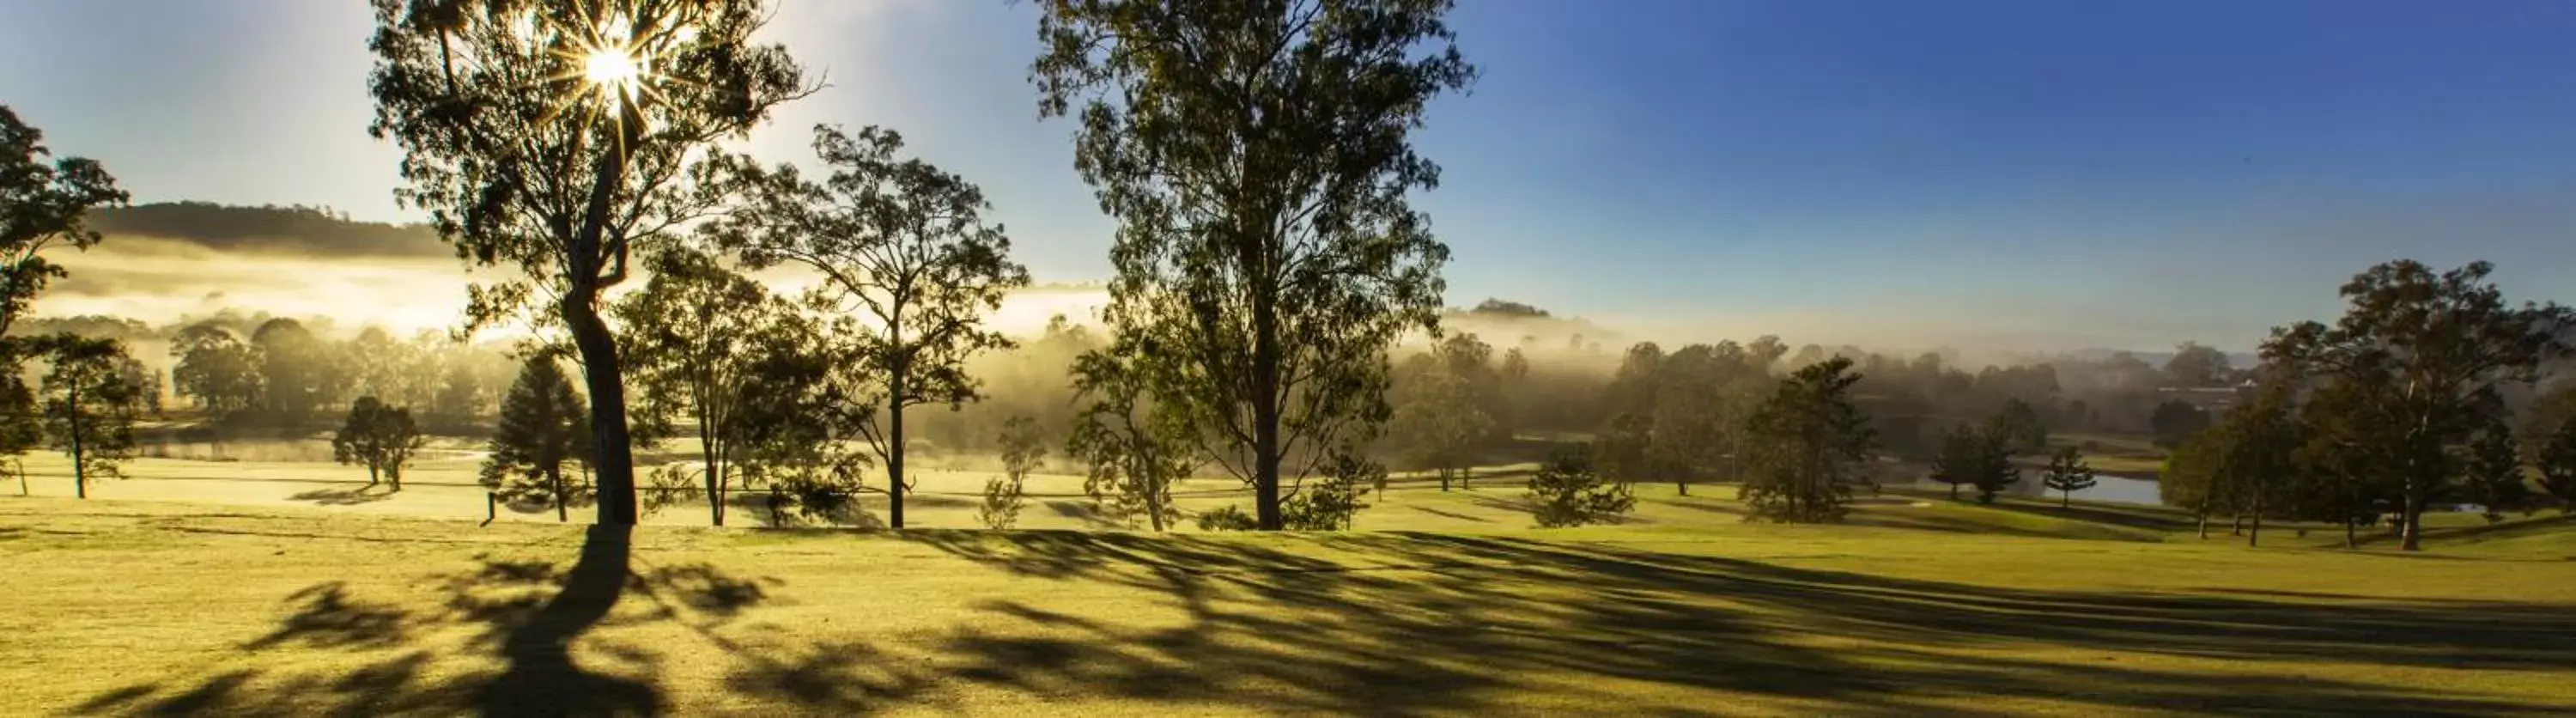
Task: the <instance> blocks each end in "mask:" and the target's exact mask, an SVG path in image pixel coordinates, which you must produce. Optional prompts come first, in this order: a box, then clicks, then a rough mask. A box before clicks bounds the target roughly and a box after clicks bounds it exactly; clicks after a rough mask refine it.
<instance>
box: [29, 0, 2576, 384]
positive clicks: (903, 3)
mask: <svg viewBox="0 0 2576 718" xmlns="http://www.w3.org/2000/svg"><path fill="white" fill-rule="evenodd" d="M1035 14H1036V10H1035V9H1034V8H1033V7H1030V6H1029V5H1028V4H1026V3H1019V4H1011V3H1006V2H1004V0H784V7H783V9H782V12H781V13H780V16H779V17H778V20H777V22H776V23H775V25H774V26H773V27H772V35H773V36H774V37H775V38H776V39H777V40H779V41H781V42H785V43H786V44H787V45H788V46H789V47H790V49H791V50H793V51H794V52H795V53H796V54H797V55H798V56H799V57H800V58H801V59H803V60H804V61H806V62H807V63H809V64H810V65H812V66H814V67H816V68H820V69H823V70H825V71H827V72H828V75H829V79H830V81H831V85H832V86H831V88H830V89H828V90H827V91H825V92H824V93H822V94H820V95H818V96H815V97H813V98H811V99H808V100H806V101H804V102H802V103H800V104H797V105H794V106H791V107H790V108H789V109H788V110H787V111H785V112H784V113H783V114H782V115H781V116H780V117H779V118H778V122H777V123H776V125H775V126H773V127H771V128H769V129H767V130H765V131H764V132H763V134H761V135H760V136H759V137H758V138H757V139H756V140H755V142H754V143H753V147H752V149H753V150H754V151H755V152H757V153H759V154H762V155H763V156H765V157H767V158H769V159H771V160H773V161H784V160H802V159H805V158H806V155H807V151H806V149H805V146H804V140H805V138H806V136H807V130H806V128H807V127H809V126H811V125H812V124H813V123H815V122H836V123H843V124H848V125H854V126H855V125H864V124H881V125H886V126H889V127H892V128H895V129H898V130H900V131H902V132H903V133H904V134H905V135H906V136H907V137H909V138H911V139H912V140H913V143H914V149H915V150H917V151H918V152H920V153H921V154H923V155H924V156H925V157H927V158H929V159H931V160H932V161H934V162H937V163H939V164H941V165H943V166H946V167H948V168H949V169H951V170H954V171H957V172H959V173H961V174H964V175H966V176H967V177H968V178H970V179H972V180H974V181H976V182H978V183H981V184H982V185H984V186H985V188H986V190H987V192H988V194H989V195H991V197H992V199H993V201H994V203H995V204H996V206H997V210H998V213H999V216H1000V217H1001V218H1002V219H1003V220H1004V221H1005V222H1007V223H1008V224H1009V226H1010V228H1011V230H1012V232H1011V233H1012V236H1013V237H1014V239H1015V240H1016V242H1017V244H1018V248H1019V252H1020V256H1021V257H1022V259H1023V260H1024V261H1025V262H1027V263H1028V264H1029V266H1030V268H1031V270H1032V271H1033V272H1034V273H1035V274H1036V275H1037V276H1038V278H1039V279H1040V280H1041V281H1083V280H1091V279H1098V278H1101V277H1103V276H1105V274H1106V273H1107V261H1106V258H1105V253H1106V250H1107V245H1108V236H1109V224H1108V222H1107V221H1106V220H1105V219H1103V218H1102V217H1101V216H1100V215H1099V213H1098V211H1097V209H1096V207H1095V206H1094V205H1093V204H1092V202H1091V199H1090V193H1089V190H1088V189H1087V188H1085V187H1084V186H1082V184H1081V183H1080V181H1079V180H1078V179H1077V178H1076V177H1075V176H1074V174H1073V171H1072V169H1071V161H1072V152H1071V147H1070V145H1069V136H1070V132H1071V128H1070V127H1069V126H1068V125H1067V124H1066V123H1064V122H1062V121H1056V122H1049V123H1040V122H1039V121H1038V120H1037V117H1036V111H1035V96H1034V93H1033V91H1032V90H1031V89H1030V87H1029V85H1028V84H1027V82H1026V67H1027V64H1028V61H1029V60H1030V59H1031V57H1032V56H1033V53H1034V52H1035V49H1036V48H1035V40H1034V33H1035V30H1034V28H1035ZM1453 21H1454V25H1455V27H1456V29H1457V30H1458V32H1459V34H1460V36H1461V37H1460V44H1461V46H1462V48H1463V49H1464V50H1465V52H1466V53H1467V55H1468V57H1469V58H1470V59H1471V60H1472V61H1474V62H1476V63H1477V64H1479V65H1480V66H1481V67H1482V69H1483V71H1484V73H1485V75H1484V78H1483V80H1482V81H1481V82H1480V83H1479V84H1478V85H1477V86H1476V87H1475V89H1474V91H1473V92H1472V93H1471V94H1468V95H1465V96H1459V97H1453V98H1448V99H1444V100H1442V101H1441V102H1439V103H1438V104H1436V105H1435V106H1434V109H1433V113H1432V116H1431V118H1430V122H1431V127H1430V128H1429V129H1428V130H1427V131H1425V132H1423V133H1422V134H1421V135H1420V136H1419V145H1420V147H1421V148H1422V149H1423V151H1424V152H1426V153H1427V154H1428V155H1430V156H1431V157H1432V158H1433V159H1435V160H1437V161H1439V162H1440V163H1441V164H1442V165H1443V166H1444V169H1445V177H1444V183H1443V185H1442V187H1441V188H1440V189H1439V190H1438V191H1435V192H1432V193H1429V194H1427V195H1425V196H1423V197H1422V198H1421V199H1419V200H1418V204H1419V206H1420V207H1422V208H1424V209H1427V210H1428V211H1430V212H1431V213H1432V216H1433V219H1434V222H1435V225H1436V227H1437V228H1438V231H1439V233H1440V235H1441V237H1442V239H1444V240H1446V241H1447V242H1448V243H1449V244H1450V246H1451V248H1452V249H1453V251H1454V252H1455V259H1454V261H1453V262H1452V264H1451V265H1450V267H1449V270H1448V277H1449V280H1450V297H1449V298H1450V301H1451V302H1452V303H1453V304H1467V303H1473V302H1475V301H1477V300H1479V299H1482V298H1484V297H1487V296H1499V297H1504V298H1509V299H1516V300H1521V301H1526V302H1530V303H1534V304H1537V305H1540V306H1542V307H1546V308H1549V309H1552V310H1556V311H1557V312H1559V313H1562V314H1575V315H1582V316H1587V317H1594V318H1598V319H1601V320H1603V321H1605V322H1610V323H1614V324H1622V325H1628V326H1634V327H1641V328H1648V329H1649V330H1656V329H1662V330H1672V331H1682V330H1693V331H1692V332H1691V333H1719V334H1723V335H1729V336H1741V335H1745V334H1749V333H1753V332H1776V333H1780V334H1783V335H1785V336H1787V337H1788V338H1790V339H1791V340H1792V341H1807V340H1816V341H1855V342H1859V343H1864V344H1880V343H1885V344H1911V345H1917V346H1921V345H1927V344H1929V343H1947V344H1952V345H1960V346H1969V345H1978V344H1981V343H2004V344H2011V345H2017V346H2029V347H2034V348H2035V347H2041V346H2057V347H2075V346H2085V345H2112V346H2124V347H2137V348H2157V347H2160V346H2167V345H2170V344H2172V343H2174V342H2178V341H2181V340H2184V339H2199V340H2202V341H2204V342H2210V343H2215V344H2219V345H2221V346H2226V347H2230V348H2250V347H2251V345H2252V344H2253V342H2254V341H2255V340H2256V339H2257V338H2258V337H2259V336H2260V335H2261V333H2262V331H2263V329H2264V328H2266V327H2269V326H2272V325H2275V324H2280V323H2283V322H2286V321H2289V320H2293V319H2302V318H2312V317H2314V318H2322V317H2325V316H2329V315H2331V314H2332V313H2333V312H2334V311H2335V310H2336V309H2337V306H2338V305H2337V302H2336V299H2335V298H2334V296H2333V289H2334V287H2335V285H2337V284H2338V283H2340V282H2341V281H2342V280H2343V279H2345V278H2347V277H2349V276H2350V275H2351V274H2352V273H2353V272H2355V271H2357V270H2359V269H2361V268H2363V267H2365V266H2367V265H2369V264H2372V263H2375V262H2378V261H2382V260H2386V259H2391V258H2396V257H2401V256H2402V257H2413V258H2420V259H2423V260H2426V261H2429V262H2432V263H2435V264H2437V265H2441V266H2446V267H2447V266H2450V265H2455V264H2457V263H2460V262H2464V261H2467V260H2470V259H2480V258H2483V259H2490V260H2494V261H2496V262H2497V263H2498V264H2499V265H2500V269H2499V271H2498V277H2499V279H2500V280H2501V281H2502V282H2503V283H2504V285H2505V288H2506V290H2507V292H2508V293H2510V294H2512V295H2515V296H2519V297H2528V298H2541V299H2562V300H2576V273H2572V272H2571V271H2570V270H2571V269H2576V2H2564V1H2563V0H2533V1H2524V2H2516V1H2510V0H2479V1H2478V2H2471V3H2440V2H2432V1H2430V0H2420V1H2410V2H2373V1H2366V0H2315V1H2304V2H2302V1H2291V0H2277V1H2266V2H2232V1H2224V2H2223V1H2219V0H2178V1H2169V2H2062V1H2058V0H2030V1H2011V2H2007V1H2002V0H1956V1H1948V2H1919V1H1916V0H1880V1H1863V0H1779V1H1765V2H1753V1H1734V0H1657V1H1649V0H1590V1H1584V2H1576V1H1574V0H1471V1H1470V2H1465V3H1462V7H1461V8H1460V9H1459V11H1458V12H1457V14H1456V16H1455V17H1454V18H1453ZM369 22H370V18H369V16H368V14H367V11H366V9H365V3H361V2H357V1H356V0H0V68H7V70H6V71H5V72H0V103H7V104H9V105H11V106H13V107H15V108H16V109H17V110H18V112H19V114H20V115H21V116H22V117H24V118H26V119H27V120H28V121H30V122H32V123H34V124H36V125H37V126H39V127H41V128H43V129H45V130H46V132H47V133H48V135H49V138H50V143H51V144H52V145H54V146H55V147H56V149H58V150H60V151H64V152H69V153H77V154H84V155H89V156H92V157H96V158H98V159H100V160H101V161H103V162H105V163H106V164H107V166H108V167H109V169H110V170H111V171H112V172H114V173H115V174H117V175H118V176H119V177H120V178H121V179H123V180H124V181H125V182H126V183H127V184H128V185H129V186H130V187H131V189H132V190H133V191H134V192H135V195H136V198H137V199H138V200H142V201H161V200H179V199H198V200H210V201H219V202H228V203H248V204H258V203H278V204H289V203H297V204H324V205H329V206H332V207H336V208H339V209H341V210H344V211H347V212H350V213H352V214H355V215H357V216H359V217H361V218H368V219H381V220H410V219H416V217H413V216H409V215H407V214H405V213H404V212H402V211H400V210H399V209H398V208H396V207H395V206H394V205H393V202H392V199H391V195H390V189H391V186H392V184H393V182H394V178H395V174H394V170H395V162H396V159H397V158H396V154H395V153H394V151H393V150H392V148H390V147H388V146H385V145H381V144H378V143H376V142H375V141H374V140H371V139H369V138H368V137H367V136H366V134H365V131H364V130H365V126H366V124H367V119H368V115H369V111H370V108H369V104H368V98H367V95H366V90H365V75H366V72H367V70H368V64H369V57H368V54H367V52H366V50H365V45H364V42H365V38H366V36H367V34H368V31H369ZM1872 339H1878V340H1880V341H1876V342H1873V341H1871V340H1872Z"/></svg>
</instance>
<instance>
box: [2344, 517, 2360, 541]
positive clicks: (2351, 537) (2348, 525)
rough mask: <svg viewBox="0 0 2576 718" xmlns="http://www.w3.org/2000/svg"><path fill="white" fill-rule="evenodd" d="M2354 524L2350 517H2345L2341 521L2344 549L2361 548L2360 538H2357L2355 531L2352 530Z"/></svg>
mask: <svg viewBox="0 0 2576 718" xmlns="http://www.w3.org/2000/svg"><path fill="white" fill-rule="evenodd" d="M2354 523H2356V522H2355V521H2353V520H2352V518H2351V517H2345V518H2344V520H2343V547H2344V548H2360V547H2361V537H2360V536H2358V535H2356V531H2355V529H2354V528H2353V524H2354Z"/></svg>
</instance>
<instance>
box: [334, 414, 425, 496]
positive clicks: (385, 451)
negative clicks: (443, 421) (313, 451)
mask: <svg viewBox="0 0 2576 718" xmlns="http://www.w3.org/2000/svg"><path fill="white" fill-rule="evenodd" d="M428 440H429V437H427V436H423V435H421V433H420V425H419V424H417V423H414V422H413V421H412V418H411V409H408V408H404V407H397V406H389V405H386V404H385V403H384V402H383V401H382V400H379V399H377V398H376V397H373V396H362V397H358V400H357V401H355V402H352V403H350V405H349V417H348V419H347V420H346V421H345V422H343V423H342V424H341V425H340V431H339V432H338V433H336V434H333V435H332V436H331V459H332V460H333V461H338V462H340V463H342V464H349V465H354V466H364V467H367V485H368V486H374V485H376V482H377V481H378V480H379V479H381V480H383V481H385V482H387V483H389V484H391V487H392V490H394V491H401V490H402V472H403V467H404V466H406V465H408V464H410V463H411V455H412V453H413V452H415V451H419V450H420V447H421V445H422V444H425V443H427V442H428Z"/></svg>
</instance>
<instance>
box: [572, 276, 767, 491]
mask: <svg viewBox="0 0 2576 718" xmlns="http://www.w3.org/2000/svg"><path fill="white" fill-rule="evenodd" d="M645 265H646V268H647V269H649V270H650V271H651V272H652V273H653V278H652V279H651V280H649V281H647V282H646V283H645V286H644V291H641V292H635V293H633V294H629V295H627V296H625V297H623V298H620V299H619V300H618V301H617V302H616V303H615V304H614V305H612V306H610V308H609V313H610V315H611V316H614V317H615V318H616V319H617V320H618V322H619V323H620V324H622V325H624V326H626V327H627V328H628V329H627V332H626V343H625V344H624V347H623V353H624V356H623V357H622V359H623V360H625V361H626V362H627V367H628V368H629V369H631V370H633V371H632V373H631V374H630V376H631V377H632V379H633V382H634V383H635V384H636V387H637V389H638V390H639V393H641V394H642V395H643V399H644V401H643V402H640V403H641V404H646V405H650V406H654V407H659V408H662V409H665V410H667V411H683V412H686V413H687V414H688V418H689V420H690V421H689V423H690V425H691V426H692V427H693V429H694V430H695V432H696V434H697V440H698V457H699V465H700V471H699V475H698V479H699V480H700V482H701V483H702V484H703V486H704V488H703V491H704V495H705V496H706V497H707V499H708V501H707V512H708V521H709V523H711V524H712V525H715V526H723V525H724V520H725V505H726V504H725V501H726V499H725V495H726V494H725V491H726V488H727V487H728V486H730V485H733V484H734V483H736V482H737V480H738V478H739V477H735V476H733V475H732V473H731V469H732V467H733V465H734V464H736V463H739V462H740V461H741V460H742V458H743V452H745V451H746V450H747V449H748V447H747V446H746V445H745V444H746V442H745V441H744V440H743V439H744V438H745V437H744V434H745V431H746V430H747V428H748V427H746V426H745V422H744V420H743V419H744V417H743V407H744V404H745V403H746V402H749V401H752V399H751V397H750V396H749V391H750V389H751V387H752V385H753V384H754V382H755V381H756V379H755V377H754V376H753V372H754V371H756V370H758V369H759V368H760V367H761V366H762V363H763V361H764V360H765V359H766V358H767V351H769V350H770V349H771V348H774V347H778V346H780V342H787V341H794V339H793V338H791V337H780V336H774V335H776V334H778V333H780V332H782V331H792V330H791V329H788V328H786V327H785V326H784V322H786V321H787V317H786V316H785V315H787V314H788V313H790V312H792V311H793V310H792V309H790V308H788V307H786V306H784V305H783V303H782V302H779V301H778V300H777V299H776V298H774V297H771V296H770V294H769V290H768V289H766V288H764V287H762V286H761V285H760V283H759V282H756V281H753V280H751V279H750V278H748V277H744V276H742V275H740V274H736V273H734V272H733V271H731V270H728V269H726V268H725V267H723V266H722V265H720V264H718V263H717V262H716V259H715V258H714V257H711V256H708V255H707V254H705V253H702V252H697V251H693V250H688V249H679V248H674V249H671V250H667V251H663V252H657V253H655V254H653V255H651V256H650V257H649V258H648V259H647V260H646V262H645Z"/></svg>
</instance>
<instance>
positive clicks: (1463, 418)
mask: <svg viewBox="0 0 2576 718" xmlns="http://www.w3.org/2000/svg"><path fill="white" fill-rule="evenodd" d="M1492 354H1493V348H1492V347H1490V346H1487V345H1486V344H1485V343H1484V342H1483V341H1481V340H1478V339H1477V338H1476V335H1474V334H1466V333H1456V334H1451V335H1449V337H1448V338H1447V339H1444V340H1442V341H1441V342H1440V343H1439V344H1437V345H1435V346H1433V347H1432V350H1431V351H1430V352H1429V353H1425V354H1417V355H1414V357H1413V358H1412V359H1409V360H1406V361H1405V363H1404V366H1403V367H1402V368H1400V369H1399V370H1398V371H1397V373H1396V376H1395V387H1394V389H1393V391H1391V392H1389V393H1390V394H1391V395H1392V398H1393V400H1394V404H1395V406H1394V414H1393V417H1392V419H1391V420H1390V421H1389V422H1388V423H1387V433H1388V434H1389V436H1390V438H1392V439H1394V441H1395V443H1396V444H1397V445H1398V446H1400V447H1402V452H1403V454H1404V456H1405V458H1406V459H1407V460H1408V461H1409V462H1411V463H1413V464H1414V465H1416V466H1419V467H1423V468H1428V469H1432V470H1434V471H1437V472H1439V474H1440V489H1441V490H1442V491H1447V490H1449V482H1450V480H1451V479H1452V478H1455V477H1458V476H1460V475H1461V473H1462V472H1464V471H1467V470H1469V469H1471V468H1473V467H1474V466H1475V465H1476V464H1477V463H1478V462H1477V451H1476V450H1477V448H1478V447H1480V446H1482V445H1483V444H1484V443H1485V442H1487V441H1489V440H1491V439H1492V438H1493V434H1494V433H1495V431H1496V428H1497V427H1498V426H1499V425H1500V422H1498V421H1496V419H1495V416H1494V414H1493V413H1492V411H1491V409H1492V407H1493V405H1494V402H1493V400H1494V399H1499V398H1500V397H1501V396H1502V394H1501V390H1500V389H1501V387H1500V382H1499V375H1496V374H1495V373H1494V370H1493V367H1492V366H1491V365H1490V364H1489V363H1488V361H1487V359H1488V358H1489V357H1491V356H1492Z"/></svg>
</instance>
